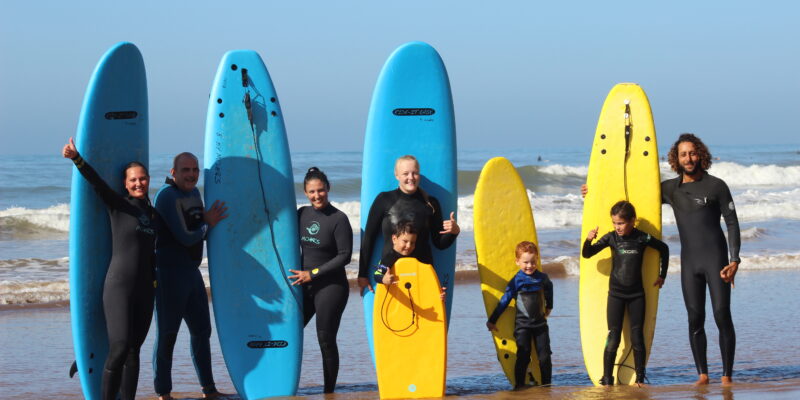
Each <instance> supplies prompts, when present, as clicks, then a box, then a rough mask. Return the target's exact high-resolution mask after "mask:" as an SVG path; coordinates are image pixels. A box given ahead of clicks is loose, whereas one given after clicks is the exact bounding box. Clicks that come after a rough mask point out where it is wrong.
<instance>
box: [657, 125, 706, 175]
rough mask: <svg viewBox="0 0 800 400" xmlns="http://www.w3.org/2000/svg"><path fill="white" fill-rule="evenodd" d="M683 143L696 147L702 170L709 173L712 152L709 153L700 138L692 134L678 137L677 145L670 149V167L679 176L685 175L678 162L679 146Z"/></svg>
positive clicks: (668, 157)
mask: <svg viewBox="0 0 800 400" xmlns="http://www.w3.org/2000/svg"><path fill="white" fill-rule="evenodd" d="M683 142H689V143H691V144H693V145H694V149H695V150H696V151H697V156H698V157H700V168H701V169H702V170H703V171H708V169H709V168H711V152H709V151H708V147H706V145H705V144H704V143H703V141H702V140H700V138H699V137H697V136H695V135H694V134H691V133H682V134H681V136H680V137H678V140H676V141H675V144H673V145H672V148H671V149H669V153H668V155H667V159H668V160H669V166H670V167H672V170H673V171H675V172H677V173H679V174H681V173H683V168H682V167H681V164H680V162H678V146H679V145H680V144H681V143H683Z"/></svg>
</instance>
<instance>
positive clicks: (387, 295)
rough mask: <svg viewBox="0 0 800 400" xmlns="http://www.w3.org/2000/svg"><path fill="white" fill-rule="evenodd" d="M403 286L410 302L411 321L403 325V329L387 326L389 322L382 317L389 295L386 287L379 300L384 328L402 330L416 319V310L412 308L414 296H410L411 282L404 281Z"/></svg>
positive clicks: (412, 324)
mask: <svg viewBox="0 0 800 400" xmlns="http://www.w3.org/2000/svg"><path fill="white" fill-rule="evenodd" d="M403 286H404V287H405V288H406V291H408V302H409V303H410V304H411V323H409V324H408V326H406V327H404V328H403V329H394V328H392V327H391V326H389V322H388V321H386V319H385V318H384V314H385V312H386V299H387V298H388V297H389V287H387V288H386V293H384V294H383V301H382V302H381V322H382V323H383V326H385V327H386V329H388V330H390V331H392V332H403V331H405V330H407V329H408V328H411V327H412V326H414V321H415V320H416V319H417V311H416V309H415V308H414V297H413V296H411V282H406V283H405V285H403Z"/></svg>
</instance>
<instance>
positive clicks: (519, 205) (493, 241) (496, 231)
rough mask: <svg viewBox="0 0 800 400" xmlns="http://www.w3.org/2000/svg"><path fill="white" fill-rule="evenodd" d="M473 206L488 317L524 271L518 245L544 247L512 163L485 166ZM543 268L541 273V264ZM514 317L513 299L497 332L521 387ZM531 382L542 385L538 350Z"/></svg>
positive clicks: (506, 368)
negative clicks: (516, 369) (516, 251)
mask: <svg viewBox="0 0 800 400" xmlns="http://www.w3.org/2000/svg"><path fill="white" fill-rule="evenodd" d="M473 204H474V210H473V218H474V221H473V226H474V234H475V235H474V237H475V252H476V253H477V257H478V272H479V274H480V278H481V292H482V293H483V304H484V305H485V306H486V316H487V318H488V317H489V316H490V315H491V314H492V312H493V311H494V309H495V307H497V303H499V302H500V298H501V297H502V296H503V292H504V291H505V289H506V285H508V281H510V280H511V278H513V277H514V274H516V273H517V272H518V271H519V267H517V265H516V264H515V262H514V261H515V255H514V249H515V248H516V246H517V243H519V242H521V241H523V240H527V241H531V242H533V243H536V245H537V246H538V245H539V243H538V240H537V237H536V225H535V223H534V220H533V213H532V211H531V204H530V200H529V199H528V193H527V191H526V190H525V185H524V184H523V183H522V179H521V178H520V176H519V174H518V173H517V170H516V169H514V165H512V164H511V162H510V161H508V160H507V159H505V158H503V157H495V158H492V159H491V160H489V161H488V162H487V163H486V165H484V166H483V170H481V175H480V177H479V178H478V185H477V186H476V188H475V199H474V203H473ZM538 265H539V268H541V262H540V263H538ZM542 304H544V302H542ZM515 317H516V308H515V300H512V301H511V304H509V305H508V308H506V310H505V311H504V312H503V314H502V315H501V316H500V319H498V320H497V324H496V325H497V332H492V338H493V339H494V346H495V350H497V360H498V361H500V365H501V366H502V367H503V372H504V373H505V374H506V377H507V378H508V381H509V382H511V385H512V386H514V385H516V382H515V381H514V363H515V362H516V361H517V343H516V341H515V340H514V318H515ZM533 348H534V349H535V347H533ZM531 375H532V376H531ZM531 378H534V379H531ZM531 380H535V382H541V373H540V371H539V360H538V358H537V357H536V351H533V352H532V354H531V364H530V367H529V373H528V374H526V383H530V381H531Z"/></svg>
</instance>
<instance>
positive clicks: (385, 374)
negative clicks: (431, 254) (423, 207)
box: [372, 258, 447, 399]
mask: <svg viewBox="0 0 800 400" xmlns="http://www.w3.org/2000/svg"><path fill="white" fill-rule="evenodd" d="M392 272H393V273H394V274H395V275H396V277H397V278H396V280H397V284H393V285H391V286H390V287H389V288H388V290H387V287H386V285H383V284H380V283H379V284H377V285H376V288H375V307H374V309H373V319H372V328H373V332H374V335H375V367H376V372H377V375H378V391H379V392H380V397H381V398H382V399H400V398H403V399H410V398H425V397H443V396H444V392H445V370H446V366H447V329H446V324H445V321H446V320H447V319H446V316H445V306H444V302H443V301H442V298H441V285H440V284H439V278H437V276H436V271H435V270H434V269H433V267H432V266H431V265H430V264H424V263H421V262H419V261H417V260H416V259H415V258H401V259H399V260H397V262H396V263H395V265H394V267H392Z"/></svg>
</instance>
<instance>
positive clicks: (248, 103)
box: [242, 68, 303, 310]
mask: <svg viewBox="0 0 800 400" xmlns="http://www.w3.org/2000/svg"><path fill="white" fill-rule="evenodd" d="M242 87H244V90H245V92H244V99H243V100H242V101H243V103H244V107H245V109H247V120H248V121H249V122H250V132H251V133H252V135H253V148H254V150H255V152H256V160H257V161H258V165H257V167H256V169H257V170H258V186H259V188H260V189H261V202H262V204H263V205H264V213H265V214H266V216H267V226H269V233H270V235H269V236H270V241H271V242H272V249H273V250H274V251H275V258H276V259H277V260H278V269H280V271H281V275H282V276H283V280H284V282H285V283H286V286H287V287H288V288H289V292H291V293H292V297H294V301H295V302H296V303H297V306H298V307H299V308H300V309H301V310H302V309H303V305H302V304H303V303H302V302H301V301H300V299H299V298H298V297H297V296H298V295H297V293H295V292H296V291H295V290H293V289H292V283H291V282H289V277H288V276H287V275H286V269H285V268H284V267H283V260H281V253H280V252H279V251H278V244H277V243H275V231H274V230H273V229H272V217H271V216H270V212H269V207H268V206H267V195H266V192H265V190H264V181H263V179H262V177H261V164H263V163H264V156H263V155H262V154H261V147H260V146H259V141H258V134H257V133H256V127H255V122H254V120H253V99H251V98H250V77H249V76H248V75H247V68H242ZM258 97H262V96H261V94H260V93H257V96H256V98H258ZM268 126H269V124H268V123H267V124H264V132H266V131H267V129H268Z"/></svg>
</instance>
